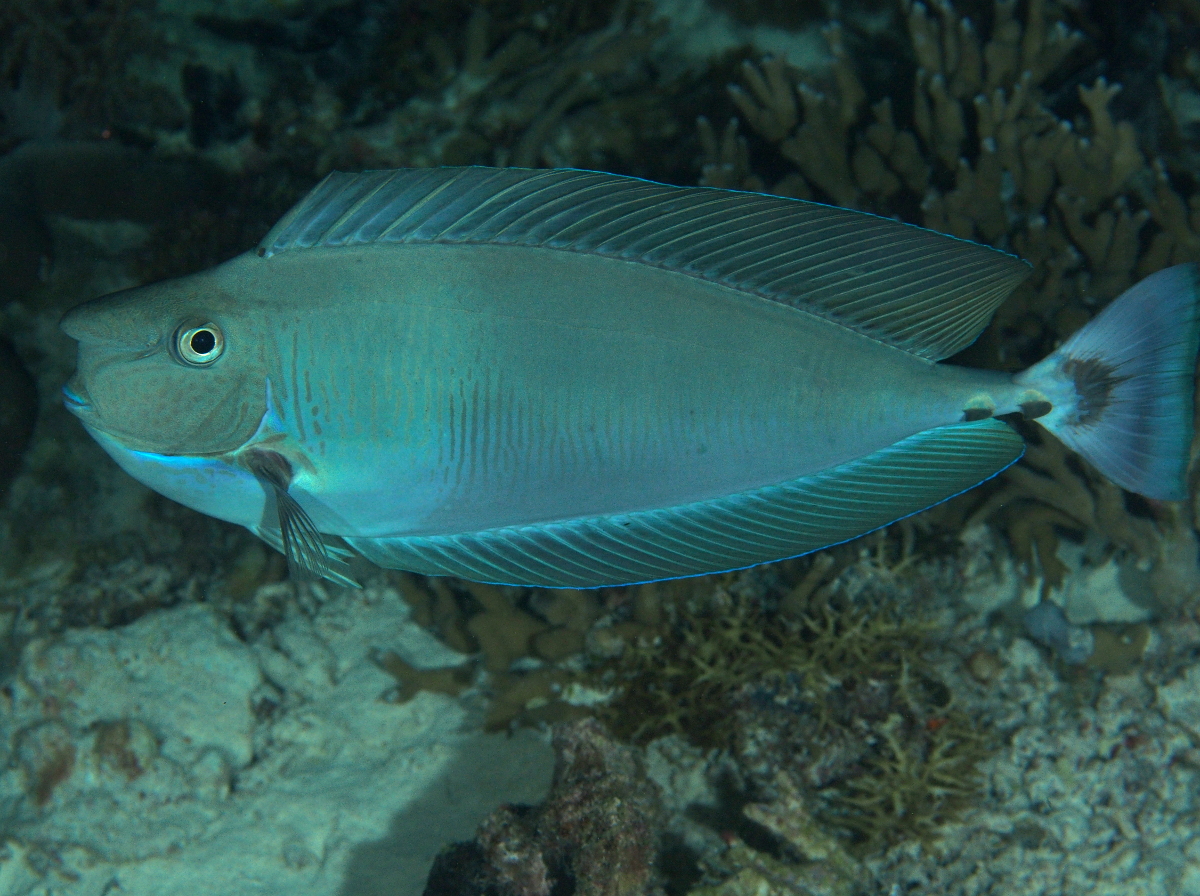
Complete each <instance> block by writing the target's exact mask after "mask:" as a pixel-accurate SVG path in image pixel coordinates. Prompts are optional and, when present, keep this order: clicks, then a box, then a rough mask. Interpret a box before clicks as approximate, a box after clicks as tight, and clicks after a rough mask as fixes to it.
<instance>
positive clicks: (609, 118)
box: [320, 4, 675, 167]
mask: <svg viewBox="0 0 1200 896" xmlns="http://www.w3.org/2000/svg"><path fill="white" fill-rule="evenodd" d="M543 18H544V16H543ZM590 18H591V17H590V16H589V17H585V21H584V24H587V22H589V21H590ZM525 24H527V25H528V26H529V27H526V28H518V29H516V30H512V29H511V26H510V25H509V23H508V22H504V23H500V22H498V21H497V20H496V19H495V18H494V17H493V15H492V14H491V13H489V11H488V8H487V7H485V6H483V5H478V6H475V7H474V8H473V10H471V12H470V15H469V18H468V20H467V24H466V26H465V29H464V30H463V32H462V37H461V41H460V48H459V49H457V50H455V49H453V48H452V47H451V46H450V45H449V44H448V43H447V42H446V41H445V40H444V39H443V38H441V36H440V35H438V34H437V33H436V32H435V33H434V34H433V35H432V36H431V37H430V38H429V39H428V41H429V42H428V44H427V46H426V47H425V48H424V49H423V50H419V51H417V52H415V54H410V55H409V56H407V57H405V58H402V59H400V60H397V61H396V62H395V63H393V65H392V71H391V72H389V71H388V66H387V65H386V63H385V62H384V61H383V60H381V61H380V62H378V63H377V66H378V67H379V69H380V75H381V78H382V79H383V80H384V81H385V82H386V81H387V80H388V76H389V75H391V78H392V79H393V80H394V79H395V78H396V77H401V78H402V79H403V80H404V81H406V82H408V83H413V82H415V83H416V84H417V85H419V88H420V89H419V90H418V91H417V92H416V93H414V94H411V95H409V96H406V97H403V98H401V97H400V96H397V100H398V104H397V105H396V106H395V107H394V110H393V111H392V112H390V113H389V114H388V115H387V116H386V118H385V120H384V121H383V122H382V123H380V124H374V125H371V126H369V127H367V128H360V129H356V130H352V131H350V132H349V134H338V135H336V138H337V139H335V140H333V141H332V143H333V145H332V147H331V148H330V150H329V151H328V152H327V153H326V159H325V160H324V161H323V162H322V163H321V165H320V167H329V166H332V165H338V164H347V163H349V164H357V165H359V166H361V165H362V164H364V163H367V164H373V165H380V164H383V165H411V166H418V167H419V166H427V165H462V164H494V165H519V166H527V167H528V166H538V165H559V166H564V165H565V166H571V165H574V166H590V167H604V166H612V165H614V164H625V165H628V164H631V163H632V162H633V160H634V157H635V155H636V149H637V148H638V147H640V146H641V145H642V143H643V142H644V141H645V140H646V139H648V138H651V137H652V136H658V137H663V136H666V134H665V133H664V129H666V131H668V132H670V131H672V130H673V129H674V127H675V124H674V120H673V118H672V116H671V115H669V114H667V110H666V107H665V105H664V103H665V98H666V93H667V92H666V91H664V90H662V89H655V90H651V89H647V88H649V87H651V86H655V84H654V82H655V78H656V74H655V72H654V71H653V69H652V67H651V66H650V65H649V63H648V61H647V60H648V59H649V57H650V50H651V47H652V45H653V43H654V41H655V39H656V38H657V37H658V35H659V33H660V30H661V29H660V26H658V25H657V24H655V23H654V22H653V21H652V20H651V19H650V18H649V17H648V16H647V15H646V14H645V12H644V11H643V10H642V9H641V8H639V7H632V8H631V7H630V5H628V4H620V5H618V6H617V7H616V8H615V9H614V10H613V12H612V13H611V18H610V20H609V21H608V22H607V24H604V25H602V26H601V27H592V28H591V30H582V29H581V30H564V29H554V28H551V27H550V23H549V20H546V21H542V20H541V19H536V18H533V19H529V20H528V21H527V22H526V23H525ZM538 25H540V26H541V27H540V28H538V27H537V26H538ZM497 33H499V37H498V36H497ZM414 58H415V59H417V60H420V63H419V64H420V65H421V66H422V67H423V68H422V69H421V70H420V71H418V72H414V71H413V59H414Z"/></svg>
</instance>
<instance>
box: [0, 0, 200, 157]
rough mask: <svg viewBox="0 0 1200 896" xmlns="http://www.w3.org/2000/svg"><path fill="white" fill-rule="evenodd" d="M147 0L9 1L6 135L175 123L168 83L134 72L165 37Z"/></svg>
mask: <svg viewBox="0 0 1200 896" xmlns="http://www.w3.org/2000/svg"><path fill="white" fill-rule="evenodd" d="M153 15H154V12H153V4H151V3H148V2H146V0H9V2H6V3H4V4H3V5H2V6H0V48H2V49H0V111H3V114H4V118H5V130H6V131H7V136H8V137H15V138H18V139H28V138H47V137H53V136H57V135H59V134H60V133H62V134H64V135H68V136H77V137H81V136H86V137H89V138H93V139H94V138H96V137H99V136H100V135H101V132H102V131H104V130H107V131H108V133H109V134H110V135H111V134H112V133H113V132H114V131H127V132H129V133H139V134H141V135H142V136H143V137H145V136H147V135H148V132H149V131H150V130H151V129H152V128H154V127H156V126H159V127H173V126H177V125H178V124H179V123H180V122H181V120H182V109H181V108H180V107H179V104H178V102H177V101H176V99H175V97H174V96H173V95H172V94H171V92H170V91H169V90H167V89H166V88H165V87H163V86H160V85H158V84H155V83H154V82H153V80H152V79H148V78H142V77H135V76H133V75H132V70H133V68H134V66H131V64H130V63H131V60H132V59H133V58H134V57H135V56H139V55H140V56H143V57H153V56H155V55H156V54H157V53H159V52H160V51H161V49H162V48H163V46H164V42H163V40H162V38H161V36H160V34H159V33H158V31H157V30H156V29H155V28H154V27H153Z"/></svg>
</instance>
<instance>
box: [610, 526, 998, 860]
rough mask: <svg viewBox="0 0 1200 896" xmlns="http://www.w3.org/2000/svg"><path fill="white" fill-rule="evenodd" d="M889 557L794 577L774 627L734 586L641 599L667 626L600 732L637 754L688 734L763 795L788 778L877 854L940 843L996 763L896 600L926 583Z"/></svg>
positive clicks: (727, 582)
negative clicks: (883, 847)
mask: <svg viewBox="0 0 1200 896" xmlns="http://www.w3.org/2000/svg"><path fill="white" fill-rule="evenodd" d="M887 544H888V542H887V540H885V539H878V540H877V544H876V546H877V550H871V549H868V548H863V547H861V546H860V547H859V548H857V550H859V551H861V554H860V556H859V557H858V559H857V560H856V561H855V562H852V563H850V564H849V565H847V566H845V567H844V568H843V569H841V570H840V572H838V573H837V575H836V576H833V577H832V578H831V579H830V578H829V576H830V573H831V571H832V570H833V568H834V567H835V566H836V560H831V559H829V555H825V556H824V557H821V556H818V558H816V559H813V560H809V561H806V562H805V563H801V564H794V565H792V566H790V567H789V568H788V576H787V578H786V579H785V582H787V584H786V585H784V586H781V587H780V588H779V590H778V591H777V592H776V594H775V597H774V598H773V600H772V602H773V603H775V604H776V605H777V606H778V607H779V612H778V613H776V614H774V615H768V614H767V613H766V612H765V611H764V609H763V604H762V602H761V598H760V599H756V598H752V597H750V596H748V595H746V594H740V595H739V593H738V592H739V591H740V590H741V589H740V588H739V585H741V584H743V583H742V582H739V580H738V578H737V577H736V576H726V577H721V578H720V579H718V580H715V583H714V584H715V585H716V587H715V588H713V587H711V586H710V587H709V588H708V589H702V588H701V587H698V586H695V585H693V586H691V588H690V589H687V590H684V589H681V587H680V585H679V583H672V584H671V588H670V590H668V589H667V588H665V587H664V586H663V585H658V586H640V587H641V588H642V589H653V590H655V591H656V592H657V594H658V595H659V599H660V601H661V604H660V610H661V615H662V621H661V622H660V623H658V624H657V625H654V626H646V627H645V628H644V629H643V630H642V631H641V632H640V633H639V634H638V635H635V636H633V637H632V638H631V639H630V641H629V643H627V645H626V648H625V651H624V652H623V653H622V654H621V656H620V657H619V658H618V659H616V660H614V661H612V663H611V664H610V666H609V671H608V673H607V675H608V677H606V678H604V679H603V680H604V681H606V682H610V683H611V686H612V687H615V688H617V689H618V692H619V693H618V696H617V697H616V698H615V699H614V700H613V701H612V703H611V704H610V705H608V706H605V707H603V708H602V709H601V714H602V717H603V718H605V719H606V720H608V721H609V722H610V724H611V725H612V726H613V727H614V730H616V731H617V733H619V734H621V735H622V736H626V737H630V738H633V739H634V740H637V741H646V740H649V739H651V738H654V737H657V736H661V735H663V734H669V733H682V734H683V735H685V736H686V737H688V738H689V739H690V740H692V741H693V742H695V743H697V744H700V745H702V746H710V747H722V748H725V749H728V750H730V752H731V754H732V756H733V757H734V759H735V760H736V762H737V766H738V768H739V770H740V773H741V774H742V775H743V776H744V778H745V782H746V787H747V788H748V789H749V791H750V792H751V793H772V792H774V791H775V790H777V789H778V788H779V786H780V785H779V781H780V776H781V775H782V776H783V778H784V779H785V780H786V786H787V787H789V788H791V790H794V791H796V792H797V793H802V794H804V795H805V797H804V798H805V799H806V800H808V805H810V807H811V812H812V814H813V815H814V816H815V817H816V818H818V819H819V820H820V822H821V823H822V824H824V825H832V826H833V827H834V828H836V829H841V830H843V831H845V832H847V833H848V834H849V835H850V836H852V837H853V838H854V839H856V840H857V841H859V842H861V843H862V844H864V845H875V844H877V843H880V842H890V841H892V840H895V839H902V838H905V837H913V836H915V837H925V836H928V835H930V834H931V833H932V832H933V831H935V830H936V829H937V828H938V827H939V826H940V825H941V824H943V823H944V822H945V820H946V819H948V818H950V817H952V816H953V815H954V814H955V813H956V812H957V811H958V810H960V809H961V808H962V807H963V806H964V805H965V801H966V797H967V796H968V795H970V794H972V793H974V792H975V789H976V788H977V786H978V782H977V781H976V775H975V771H974V770H975V767H976V764H977V763H978V762H979V760H980V759H982V758H983V756H984V755H986V750H985V749H984V748H983V746H982V737H981V735H980V734H979V732H978V731H977V729H976V727H975V726H974V725H973V724H972V723H971V722H970V721H969V720H968V719H966V718H965V717H964V716H963V715H962V714H961V713H960V712H959V711H957V710H956V709H955V708H954V706H953V699H952V696H951V694H950V693H949V691H948V689H947V688H946V686H945V685H943V684H942V683H941V681H940V679H939V678H938V676H937V675H936V674H935V673H934V672H933V670H932V668H931V667H930V665H929V664H928V663H927V662H926V661H925V659H924V655H925V653H926V652H927V651H929V650H930V649H931V641H930V627H929V625H928V624H927V623H926V622H924V621H923V620H921V618H920V617H919V616H914V615H913V614H912V612H911V608H909V609H904V608H903V607H902V606H901V605H900V602H899V601H898V600H897V598H898V595H901V594H904V593H920V591H921V589H922V588H924V587H926V586H925V585H923V584H922V582H923V578H922V576H923V573H921V572H920V571H919V570H920V567H919V566H918V565H917V564H915V563H913V562H912V559H911V558H912V557H913V556H914V555H913V554H911V553H910V554H907V555H902V556H901V558H900V559H899V560H898V561H896V562H894V563H889V562H888V557H887V555H885V554H884V553H883V552H882V549H883V547H884V546H885V545H887ZM743 581H744V580H743ZM672 592H673V593H672ZM885 796H886V798H885ZM889 800H890V801H889ZM809 852H810V853H811V850H810V851H809Z"/></svg>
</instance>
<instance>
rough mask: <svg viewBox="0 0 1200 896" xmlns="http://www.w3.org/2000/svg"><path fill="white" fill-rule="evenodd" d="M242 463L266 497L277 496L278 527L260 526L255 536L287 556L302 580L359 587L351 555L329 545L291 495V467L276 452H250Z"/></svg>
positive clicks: (292, 571) (293, 571) (290, 570)
mask: <svg viewBox="0 0 1200 896" xmlns="http://www.w3.org/2000/svg"><path fill="white" fill-rule="evenodd" d="M242 463H244V464H245V466H246V468H247V469H248V470H249V471H250V472H251V473H253V474H254V476H255V477H256V478H257V479H258V481H259V482H261V483H262V484H263V487H264V488H265V489H266V490H267V494H269V495H272V496H274V498H275V508H276V512H277V514H278V520H279V527H278V528H277V529H276V528H270V527H267V526H259V527H257V528H255V529H254V530H253V531H254V533H255V534H256V535H257V536H258V537H259V538H261V539H262V540H263V541H265V542H266V543H267V544H269V545H271V546H272V547H273V548H275V549H276V550H278V551H279V552H280V553H282V554H283V555H284V556H285V557H287V562H288V571H289V572H290V573H291V575H292V576H293V577H294V578H296V579H299V580H301V581H313V580H318V579H328V580H329V581H331V582H336V583H338V584H339V585H351V586H353V587H355V588H357V587H358V582H356V581H354V579H353V578H351V577H350V567H349V566H348V565H347V563H346V562H345V559H344V558H345V557H347V556H349V552H347V551H345V550H341V551H339V550H337V549H336V548H334V547H333V546H332V545H329V544H327V543H326V541H325V538H324V536H322V535H321V533H320V532H318V531H317V527H316V526H315V525H313V521H312V518H311V517H310V516H309V515H308V513H307V512H306V511H305V510H304V508H303V507H301V506H300V504H299V502H298V501H297V500H296V499H295V498H294V497H292V495H291V494H289V492H288V487H289V486H290V485H291V480H292V467H291V464H289V463H288V461H287V458H285V457H284V456H283V455H281V454H279V453H278V452H275V451H262V450H253V451H248V452H246V454H245V455H244V456H243V458H242Z"/></svg>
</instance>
